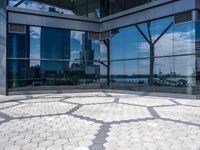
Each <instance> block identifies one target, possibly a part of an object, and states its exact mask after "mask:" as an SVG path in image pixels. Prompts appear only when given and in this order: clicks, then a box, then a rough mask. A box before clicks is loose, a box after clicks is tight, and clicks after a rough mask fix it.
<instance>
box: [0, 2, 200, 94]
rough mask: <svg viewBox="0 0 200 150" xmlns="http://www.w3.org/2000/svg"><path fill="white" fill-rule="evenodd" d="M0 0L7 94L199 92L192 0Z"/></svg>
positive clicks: (199, 30) (198, 34)
mask: <svg viewBox="0 0 200 150" xmlns="http://www.w3.org/2000/svg"><path fill="white" fill-rule="evenodd" d="M3 2H4V3H3ZM0 3H2V4H3V5H2V6H3V7H4V8H5V9H4V13H2V12H3V11H0V13H1V16H4V17H1V20H4V21H5V22H6V23H5V24H6V26H5V24H4V25H3V24H1V28H0V31H4V30H5V29H6V27H8V32H7V33H5V32H0V34H1V36H0V38H1V39H6V38H7V41H6V42H3V40H1V42H0V48H1V51H0V58H1V59H0V60H2V64H7V65H0V66H1V67H2V68H1V70H4V71H2V72H0V75H1V76H2V79H4V82H3V81H2V83H0V86H2V87H1V88H0V91H4V92H3V93H4V94H8V93H9V92H12V91H17V90H21V88H25V89H26V88H28V89H29V88H30V90H32V89H34V90H37V89H38V86H40V88H43V89H48V88H49V87H51V86H54V87H55V89H56V87H58V86H63V87H66V89H71V88H75V89H79V88H80V89H82V88H89V89H94V88H96V89H100V88H111V89H122V90H136V91H148V92H166V93H172V92H173V93H180V94H190V95H200V71H199V70H200V69H199V68H200V67H199V66H200V54H199V43H200V42H199V41H200V40H199V39H200V23H199V22H200V19H199V17H198V16H199V9H200V6H199V5H198V3H197V0H193V1H188V0H181V1H169V0H162V1H160V0H137V1H133V0H65V1H62V0H54V1H50V0H45V1H44V0H37V1H36V0H8V3H7V4H6V0H2V1H1V2H0ZM7 5H8V6H7ZM175 6H176V7H175ZM1 8H2V7H1ZM2 10H3V9H2ZM152 12H154V13H152ZM195 16H196V17H195ZM6 17H7V19H6ZM138 18H139V19H138ZM3 33H4V35H2V34H3ZM5 43H6V44H5ZM3 47H4V49H3ZM5 54H7V56H5ZM5 73H7V75H6V74H5ZM1 89H3V90H1ZM5 91H7V92H5Z"/></svg>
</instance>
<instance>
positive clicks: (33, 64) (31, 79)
mask: <svg viewBox="0 0 200 150" xmlns="http://www.w3.org/2000/svg"><path fill="white" fill-rule="evenodd" d="M26 80H27V86H28V85H29V86H41V85H42V84H43V83H42V75H41V65H40V61H32V60H31V61H30V63H29V68H27V78H26Z"/></svg>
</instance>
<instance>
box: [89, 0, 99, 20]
mask: <svg viewBox="0 0 200 150" xmlns="http://www.w3.org/2000/svg"><path fill="white" fill-rule="evenodd" d="M88 17H92V18H100V0H88Z"/></svg>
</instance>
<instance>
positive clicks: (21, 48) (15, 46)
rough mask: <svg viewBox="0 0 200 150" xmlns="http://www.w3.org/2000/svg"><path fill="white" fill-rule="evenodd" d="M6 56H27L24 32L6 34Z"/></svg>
mask: <svg viewBox="0 0 200 150" xmlns="http://www.w3.org/2000/svg"><path fill="white" fill-rule="evenodd" d="M8 57H10V58H28V57H29V52H28V50H27V40H26V35H25V34H17V33H9V34H8Z"/></svg>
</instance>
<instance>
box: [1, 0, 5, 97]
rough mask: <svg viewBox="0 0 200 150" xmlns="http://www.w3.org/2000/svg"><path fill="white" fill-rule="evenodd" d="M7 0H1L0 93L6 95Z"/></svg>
mask: <svg viewBox="0 0 200 150" xmlns="http://www.w3.org/2000/svg"><path fill="white" fill-rule="evenodd" d="M6 1H7V0H0V94H3V95H6V93H7V88H6V87H7V86H6V34H7V31H6V30H7V13H6V5H7V2H6Z"/></svg>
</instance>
